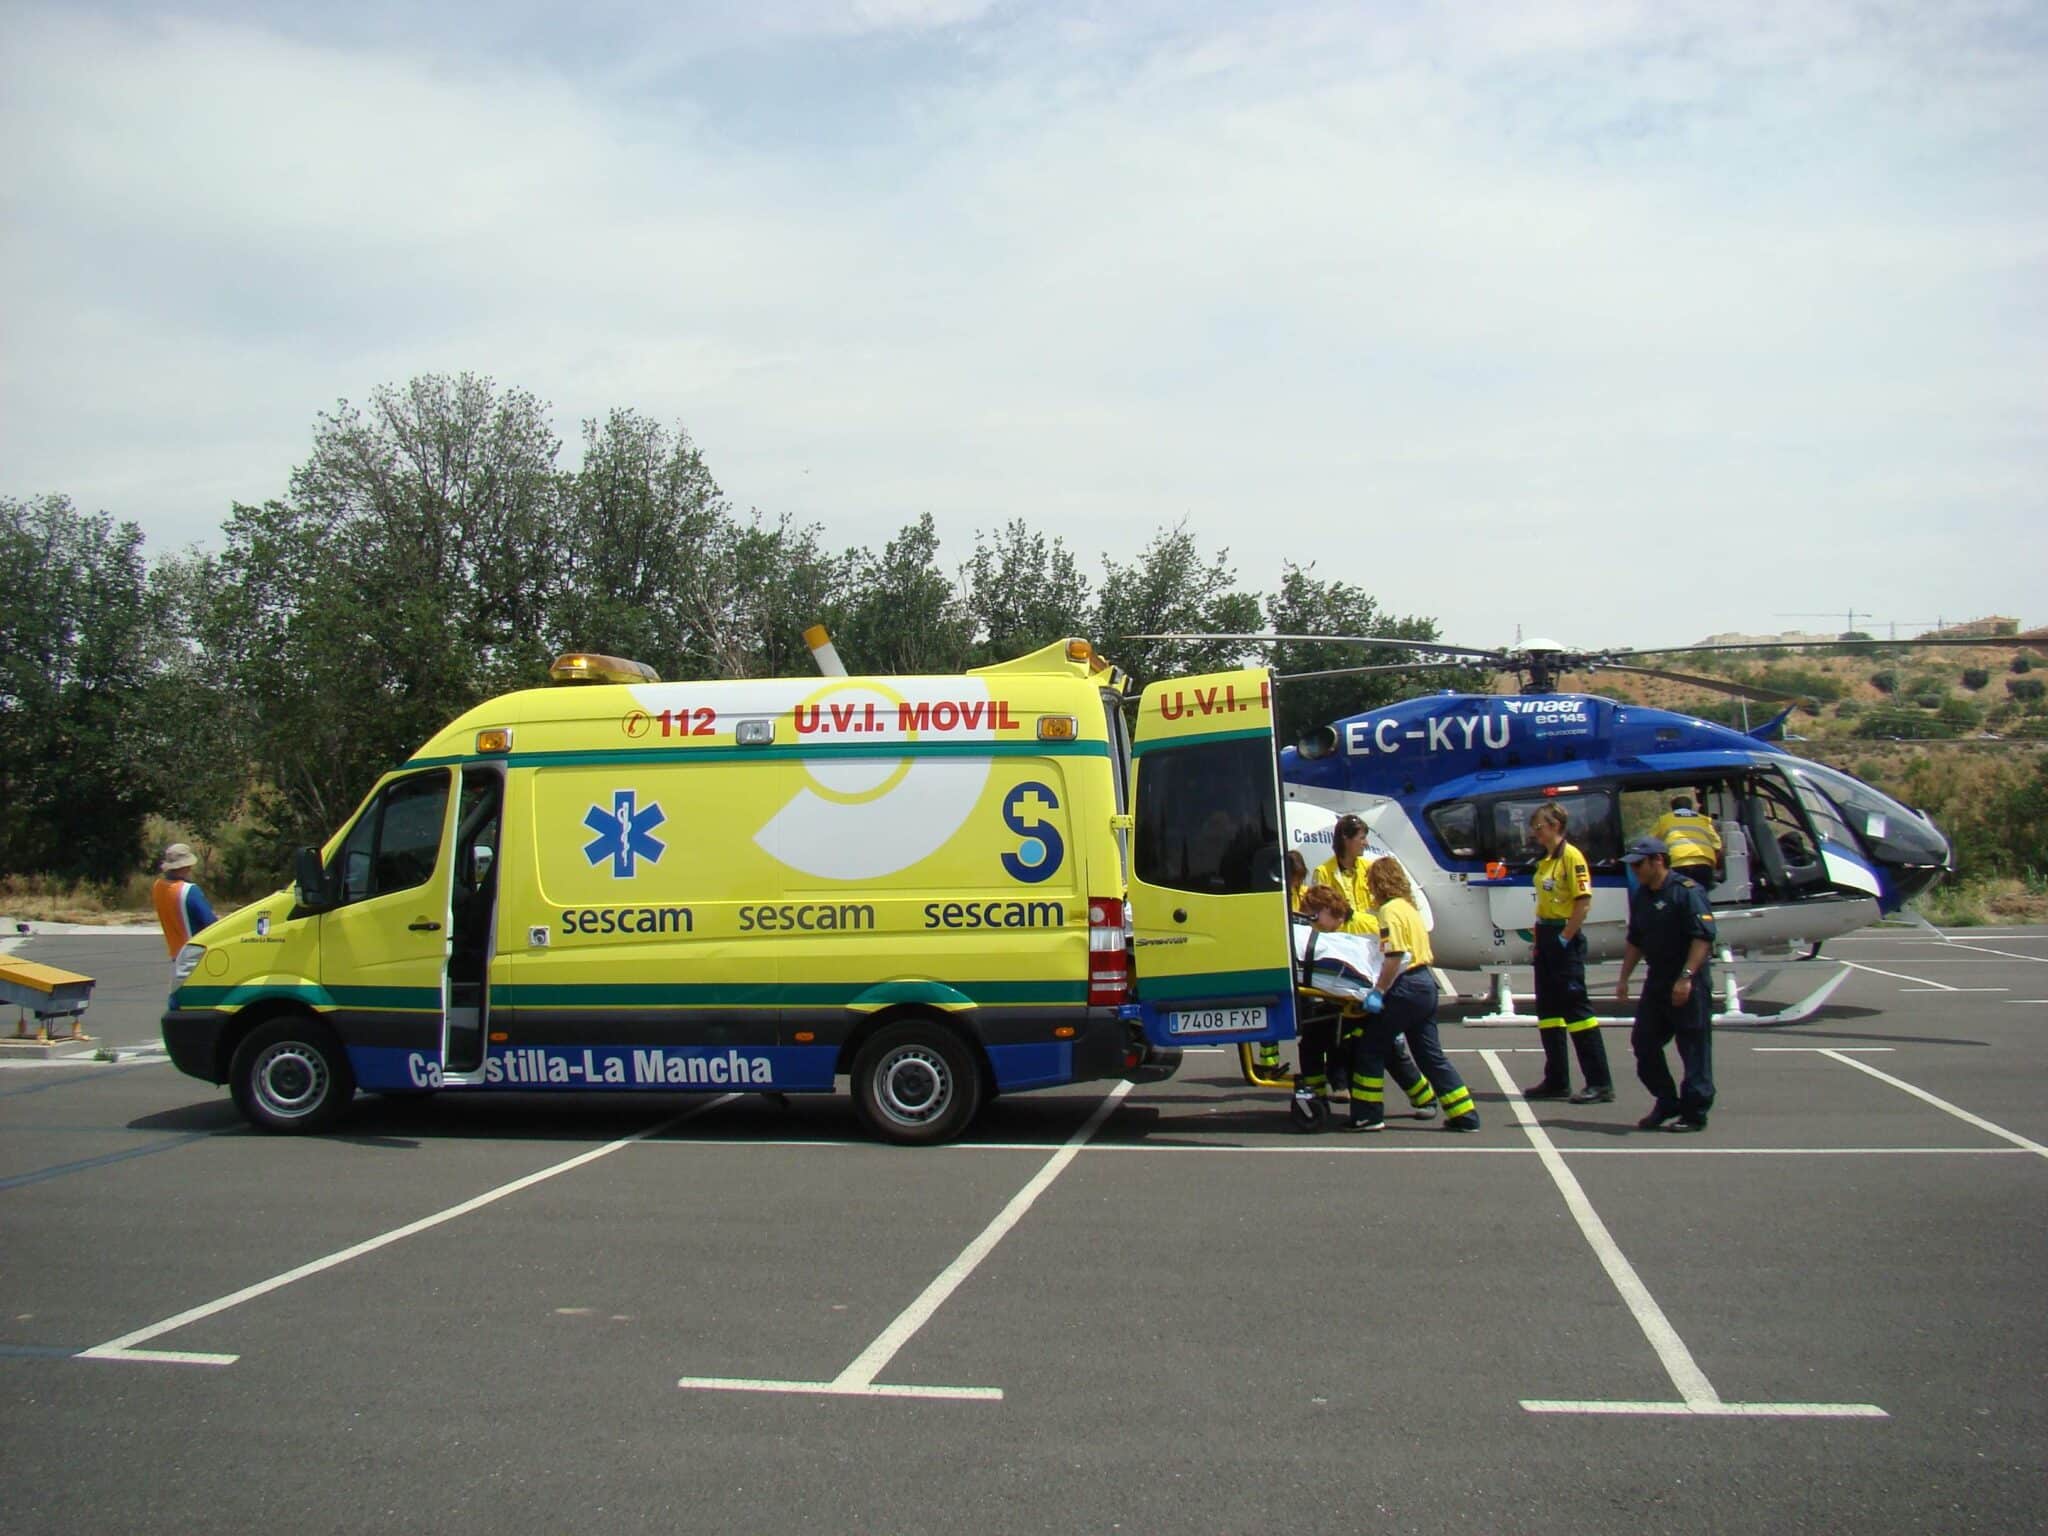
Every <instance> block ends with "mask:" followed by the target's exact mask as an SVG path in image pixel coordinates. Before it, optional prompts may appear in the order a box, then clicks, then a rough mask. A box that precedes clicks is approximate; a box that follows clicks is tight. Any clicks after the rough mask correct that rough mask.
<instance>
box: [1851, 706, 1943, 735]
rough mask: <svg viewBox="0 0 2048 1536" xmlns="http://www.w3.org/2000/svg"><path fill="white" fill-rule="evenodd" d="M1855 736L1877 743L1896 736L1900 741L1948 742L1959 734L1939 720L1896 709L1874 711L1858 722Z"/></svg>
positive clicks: (1911, 710)
mask: <svg viewBox="0 0 2048 1536" xmlns="http://www.w3.org/2000/svg"><path fill="white" fill-rule="evenodd" d="M1856 734H1857V735H1858V736H1861V737H1864V738H1866V739H1870V740H1877V741H1883V740H1885V739H1887V738H1889V737H1894V736H1895V737H1897V738H1899V739H1900V740H1901V741H1946V740H1949V739H1951V738H1952V737H1954V735H1955V734H1956V731H1955V727H1954V726H1952V725H1949V724H1947V723H1945V722H1944V721H1943V720H1941V719H1940V717H1938V716H1928V715H1924V714H1922V713H1921V712H1920V711H1919V710H1917V709H1899V708H1897V707H1896V706H1893V707H1888V708H1884V709H1873V710H1871V711H1870V713H1869V714H1867V715H1865V716H1864V717H1863V718H1862V719H1861V720H1859V721H1858V722H1857V724H1856Z"/></svg>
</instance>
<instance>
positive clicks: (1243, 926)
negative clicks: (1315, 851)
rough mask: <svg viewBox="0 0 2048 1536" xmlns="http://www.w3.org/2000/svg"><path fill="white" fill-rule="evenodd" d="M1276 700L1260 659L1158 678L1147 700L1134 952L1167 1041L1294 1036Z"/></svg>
mask: <svg viewBox="0 0 2048 1536" xmlns="http://www.w3.org/2000/svg"><path fill="white" fill-rule="evenodd" d="M1272 700H1273V693H1272V684H1271V682H1270V681H1269V679H1268V676H1267V673H1266V671H1265V670H1264V669H1263V668H1259V669H1251V670H1245V671H1241V672H1223V673H1217V674H1214V675H1211V676H1205V677H1186V678H1179V679H1176V680H1174V681H1172V682H1165V683H1154V684H1153V685H1152V686H1150V687H1149V688H1147V689H1146V690H1145V692H1144V696H1143V698H1142V699H1141V700H1140V701H1139V706H1138V724H1137V730H1136V732H1135V733H1134V737H1133V751H1134V754H1135V757H1136V765H1135V769H1134V772H1135V775H1136V783H1135V789H1134V795H1133V807H1134V825H1133V829H1132V848H1131V862H1132V869H1131V887H1130V889H1131V927H1132V935H1133V942H1134V945H1135V952H1134V954H1133V956H1132V959H1133V970H1134V973H1135V990H1136V994H1137V998H1138V1003H1139V1007H1140V1009H1141V1011H1142V1018H1143V1022H1144V1030H1145V1037H1146V1039H1148V1040H1149V1041H1151V1042H1152V1043H1153V1044H1155V1045H1188V1044H1191V1043H1192V1044H1208V1043H1212V1042H1214V1043H1236V1042H1241V1041H1256V1040H1288V1039H1292V1038H1293V1036H1294V941H1293V936H1292V924H1291V923H1290V921H1289V918H1288V914H1287V898H1286V895H1285V889H1286V883H1285V879H1284V877H1283V868H1284V866H1283V859H1284V851H1283V842H1282V836H1283V834H1282V823H1281V815H1280V762H1279V757H1278V754H1277V753H1276V752H1275V750H1274V745H1273V703H1272Z"/></svg>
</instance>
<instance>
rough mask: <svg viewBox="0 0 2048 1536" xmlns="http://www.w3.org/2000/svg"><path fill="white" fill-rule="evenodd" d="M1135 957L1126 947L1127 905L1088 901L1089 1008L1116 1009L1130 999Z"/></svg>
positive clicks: (1099, 899)
mask: <svg viewBox="0 0 2048 1536" xmlns="http://www.w3.org/2000/svg"><path fill="white" fill-rule="evenodd" d="M1130 995H1131V954H1130V951H1129V950H1128V949H1126V948H1125V947H1124V904H1123V903H1122V902H1121V901H1114V900H1112V899H1110V898H1109V897H1106V896H1092V897H1090V898H1089V900H1088V1006H1089V1007H1090V1008H1115V1007H1118V1006H1119V1005H1121V1004H1123V1003H1126V1002H1128V1001H1129V1000H1130Z"/></svg>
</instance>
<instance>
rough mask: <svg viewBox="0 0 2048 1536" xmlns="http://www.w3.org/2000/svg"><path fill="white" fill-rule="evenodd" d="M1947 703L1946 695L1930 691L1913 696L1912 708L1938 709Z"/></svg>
mask: <svg viewBox="0 0 2048 1536" xmlns="http://www.w3.org/2000/svg"><path fill="white" fill-rule="evenodd" d="M1947 702H1948V695H1947V694H1945V693H1936V692H1934V691H1933V690H1931V689H1930V690H1929V691H1927V692H1925V693H1916V694H1914V695H1913V707H1914V708H1915V709H1939V708H1941V706H1942V705H1944V704H1946V703H1947Z"/></svg>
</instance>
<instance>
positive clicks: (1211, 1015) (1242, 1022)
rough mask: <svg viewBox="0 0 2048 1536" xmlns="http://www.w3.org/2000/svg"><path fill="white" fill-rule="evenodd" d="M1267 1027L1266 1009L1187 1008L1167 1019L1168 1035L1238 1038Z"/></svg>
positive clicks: (1170, 1015) (1168, 1016)
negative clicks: (1233, 1036) (1227, 1036)
mask: <svg viewBox="0 0 2048 1536" xmlns="http://www.w3.org/2000/svg"><path fill="white" fill-rule="evenodd" d="M1265 1027H1266V1010H1265V1009H1263V1008H1185V1009H1182V1010H1180V1011H1179V1012H1176V1013H1171V1014H1168V1015H1167V1023H1166V1032H1167V1033H1168V1034H1169V1035H1235V1034H1246V1033H1251V1032H1253V1031H1256V1030H1262V1029H1264V1028H1265Z"/></svg>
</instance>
